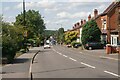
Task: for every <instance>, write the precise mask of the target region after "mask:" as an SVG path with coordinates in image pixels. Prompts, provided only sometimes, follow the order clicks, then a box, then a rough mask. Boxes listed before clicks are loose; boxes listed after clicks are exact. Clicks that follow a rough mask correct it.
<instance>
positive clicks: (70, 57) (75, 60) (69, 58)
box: [69, 57, 77, 61]
mask: <svg viewBox="0 0 120 80" xmlns="http://www.w3.org/2000/svg"><path fill="white" fill-rule="evenodd" d="M69 59H71V60H73V61H77V60H75V59H73V58H71V57H69Z"/></svg>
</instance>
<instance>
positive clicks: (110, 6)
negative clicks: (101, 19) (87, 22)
mask: <svg viewBox="0 0 120 80" xmlns="http://www.w3.org/2000/svg"><path fill="white" fill-rule="evenodd" d="M116 6H120V1H119V2H112V3H111V4H110V5H109V7H108V8H107V9H106V10H105V11H104V12H103V14H107V13H109V12H110V11H111V10H113V9H114V8H115V7H116Z"/></svg>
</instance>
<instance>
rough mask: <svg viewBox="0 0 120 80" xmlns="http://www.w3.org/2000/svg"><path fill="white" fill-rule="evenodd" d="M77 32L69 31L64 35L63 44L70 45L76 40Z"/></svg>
mask: <svg viewBox="0 0 120 80" xmlns="http://www.w3.org/2000/svg"><path fill="white" fill-rule="evenodd" d="M77 35H78V32H77V31H69V32H67V33H65V43H66V44H71V42H73V41H75V40H76V39H77Z"/></svg>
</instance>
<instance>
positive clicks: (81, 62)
mask: <svg viewBox="0 0 120 80" xmlns="http://www.w3.org/2000/svg"><path fill="white" fill-rule="evenodd" d="M81 64H83V65H85V66H88V67H90V68H96V67H94V66H91V65H89V64H86V63H83V62H81Z"/></svg>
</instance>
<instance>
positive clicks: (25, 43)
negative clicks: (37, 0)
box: [23, 0, 29, 52]
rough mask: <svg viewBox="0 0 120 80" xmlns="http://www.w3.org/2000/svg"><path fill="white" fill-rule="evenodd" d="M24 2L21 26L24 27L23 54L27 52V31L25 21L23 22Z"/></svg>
mask: <svg viewBox="0 0 120 80" xmlns="http://www.w3.org/2000/svg"><path fill="white" fill-rule="evenodd" d="M25 12H26V11H25V0H23V26H24V29H25V32H24V49H25V52H27V51H29V49H28V48H27V29H26V21H25Z"/></svg>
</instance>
